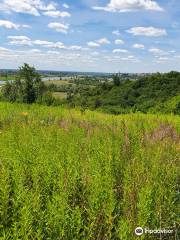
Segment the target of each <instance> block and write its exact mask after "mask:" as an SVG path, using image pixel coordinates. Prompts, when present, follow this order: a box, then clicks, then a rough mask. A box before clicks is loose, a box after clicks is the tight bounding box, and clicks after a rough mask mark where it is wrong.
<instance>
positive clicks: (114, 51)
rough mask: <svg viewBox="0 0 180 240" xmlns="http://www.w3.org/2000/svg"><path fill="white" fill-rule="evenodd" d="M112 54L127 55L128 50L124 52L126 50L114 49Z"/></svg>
mask: <svg viewBox="0 0 180 240" xmlns="http://www.w3.org/2000/svg"><path fill="white" fill-rule="evenodd" d="M112 52H113V53H127V52H128V50H126V49H114V50H113V51H112Z"/></svg>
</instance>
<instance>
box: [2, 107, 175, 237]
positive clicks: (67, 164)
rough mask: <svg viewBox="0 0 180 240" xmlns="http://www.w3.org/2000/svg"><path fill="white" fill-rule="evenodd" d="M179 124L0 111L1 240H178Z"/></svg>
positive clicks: (56, 111) (164, 118) (58, 111)
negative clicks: (138, 231)
mask: <svg viewBox="0 0 180 240" xmlns="http://www.w3.org/2000/svg"><path fill="white" fill-rule="evenodd" d="M179 122H180V118H179V117H177V116H176V117H175V116H168V115H160V116H158V115H143V114H130V115H122V116H110V115H105V114H100V113H94V112H90V111H87V112H86V113H85V114H81V112H80V111H77V110H67V109H63V108H59V107H54V108H52V107H51V108H48V107H43V106H38V105H32V106H28V105H18V104H13V105H11V104H6V103H0V233H1V239H3V240H5V239H6V240H8V239H13V240H15V239H23V240H26V239H32V240H34V239H52V240H58V239H59V240H76V239H77V240H78V239H82V240H90V239H98V240H101V239H102V240H109V239H113V240H118V239H119V240H131V239H137V237H136V236H135V234H134V229H135V228H136V227H137V226H141V227H147V228H149V229H159V228H168V229H169V228H172V229H174V233H173V235H171V236H169V238H162V236H158V239H178V238H177V232H176V231H175V229H176V228H177V224H178V215H177V212H178V170H179V169H178V150H179V149H178V144H179V135H178V133H179V132H180V125H179ZM166 237H167V236H166ZM141 239H147V240H148V239H157V236H155V237H152V236H150V235H143V236H142V237H141Z"/></svg>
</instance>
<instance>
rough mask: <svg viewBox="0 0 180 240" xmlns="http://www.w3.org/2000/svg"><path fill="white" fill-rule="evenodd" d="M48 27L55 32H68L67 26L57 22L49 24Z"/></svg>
mask: <svg viewBox="0 0 180 240" xmlns="http://www.w3.org/2000/svg"><path fill="white" fill-rule="evenodd" d="M48 27H49V28H51V29H55V30H56V31H57V32H61V33H67V32H68V30H69V25H68V24H63V23H58V22H52V23H49V24H48Z"/></svg>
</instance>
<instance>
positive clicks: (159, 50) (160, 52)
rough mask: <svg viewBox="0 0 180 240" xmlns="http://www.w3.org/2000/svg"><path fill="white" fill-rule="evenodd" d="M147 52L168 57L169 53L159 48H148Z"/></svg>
mask: <svg viewBox="0 0 180 240" xmlns="http://www.w3.org/2000/svg"><path fill="white" fill-rule="evenodd" d="M148 51H149V52H150V53H152V54H154V55H169V52H167V51H164V50H162V49H159V48H150V49H149V50H148Z"/></svg>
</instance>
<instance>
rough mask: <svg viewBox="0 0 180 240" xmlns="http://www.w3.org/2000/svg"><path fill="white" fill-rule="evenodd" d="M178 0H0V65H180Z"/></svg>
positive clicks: (103, 68) (121, 68)
mask: <svg viewBox="0 0 180 240" xmlns="http://www.w3.org/2000/svg"><path fill="white" fill-rule="evenodd" d="M179 43H180V1H179V0H62V1H61V0H53V1H51V0H0V69H4V68H6V69H16V68H18V67H19V66H21V65H22V64H23V63H24V62H26V63H29V64H30V65H33V66H35V67H36V68H37V69H39V70H40V69H41V70H58V71H89V72H137V73H140V72H167V71H171V70H176V71H180V44H179Z"/></svg>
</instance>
